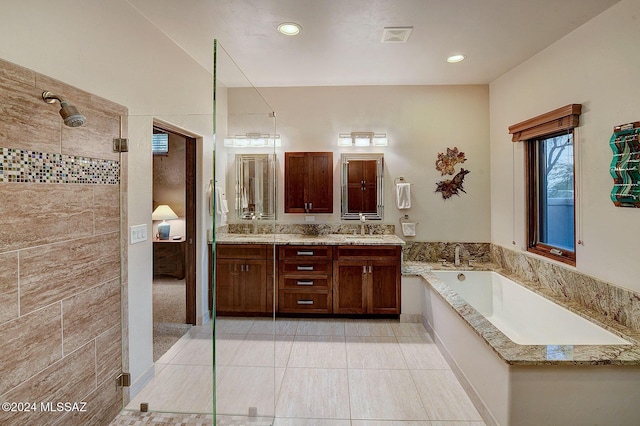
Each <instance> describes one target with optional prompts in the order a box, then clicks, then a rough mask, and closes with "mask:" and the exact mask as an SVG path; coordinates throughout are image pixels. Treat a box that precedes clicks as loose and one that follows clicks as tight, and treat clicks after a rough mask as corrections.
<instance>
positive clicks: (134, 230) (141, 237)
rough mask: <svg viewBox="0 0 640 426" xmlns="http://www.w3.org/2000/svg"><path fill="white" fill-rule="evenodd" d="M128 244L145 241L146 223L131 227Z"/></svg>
mask: <svg viewBox="0 0 640 426" xmlns="http://www.w3.org/2000/svg"><path fill="white" fill-rule="evenodd" d="M130 229H131V237H130V238H129V241H130V244H136V243H141V242H143V241H147V224H146V223H145V224H143V225H134V226H132V227H131V228H130Z"/></svg>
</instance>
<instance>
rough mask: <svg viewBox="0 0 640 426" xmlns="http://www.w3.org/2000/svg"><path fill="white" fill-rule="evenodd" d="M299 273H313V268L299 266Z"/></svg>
mask: <svg viewBox="0 0 640 426" xmlns="http://www.w3.org/2000/svg"><path fill="white" fill-rule="evenodd" d="M298 271H313V266H301V265H298Z"/></svg>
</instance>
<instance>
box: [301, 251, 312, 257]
mask: <svg viewBox="0 0 640 426" xmlns="http://www.w3.org/2000/svg"><path fill="white" fill-rule="evenodd" d="M298 256H313V251H299V252H298Z"/></svg>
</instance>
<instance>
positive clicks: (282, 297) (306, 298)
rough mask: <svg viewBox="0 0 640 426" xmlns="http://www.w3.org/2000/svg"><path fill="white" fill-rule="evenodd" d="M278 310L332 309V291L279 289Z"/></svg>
mask: <svg viewBox="0 0 640 426" xmlns="http://www.w3.org/2000/svg"><path fill="white" fill-rule="evenodd" d="M278 311H279V312H283V313H303V312H309V313H311V312H313V313H323V314H329V313H331V311H332V304H331V292H328V291H315V292H313V291H305V290H280V291H278Z"/></svg>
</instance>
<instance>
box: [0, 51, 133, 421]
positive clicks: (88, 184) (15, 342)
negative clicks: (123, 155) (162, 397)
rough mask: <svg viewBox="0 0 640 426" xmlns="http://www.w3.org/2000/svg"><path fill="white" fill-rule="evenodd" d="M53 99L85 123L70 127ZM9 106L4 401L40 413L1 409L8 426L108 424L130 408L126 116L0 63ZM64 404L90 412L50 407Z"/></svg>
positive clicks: (0, 329) (1, 154)
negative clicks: (124, 255)
mask: <svg viewBox="0 0 640 426" xmlns="http://www.w3.org/2000/svg"><path fill="white" fill-rule="evenodd" d="M44 90H50V91H52V92H53V93H55V94H58V95H60V96H61V97H63V98H64V99H66V100H68V101H69V102H70V103H71V104H72V105H75V106H76V107H78V109H79V110H80V112H81V113H83V114H84V115H85V116H86V117H87V122H86V124H85V125H84V126H83V127H78V128H70V127H66V126H64V125H63V123H62V120H61V118H60V116H59V114H58V111H59V109H60V106H59V104H58V103H56V104H55V105H48V104H46V103H44V101H43V100H42V98H41V94H42V92H43V91H44ZM0 99H1V101H0V222H1V226H0V342H1V345H0V402H2V403H5V402H9V403H11V402H16V403H18V402H19V403H24V402H30V403H35V404H36V405H33V406H30V407H24V406H16V407H15V408H19V411H23V412H11V411H5V410H4V408H6V407H5V406H4V405H3V410H2V411H0V424H2V425H25V424H33V425H36V424H37V425H45V424H47V425H48V424H60V425H71V424H82V425H85V424H106V423H108V421H109V420H110V419H112V418H113V417H115V415H116V414H117V413H118V412H119V411H120V409H121V407H122V390H121V388H118V387H117V386H116V377H117V376H118V374H119V373H120V372H121V371H122V359H123V358H122V339H123V336H122V326H121V324H122V323H121V309H120V305H121V285H125V284H126V283H124V282H123V281H122V272H121V249H123V248H126V245H125V244H124V243H121V239H120V229H121V228H120V227H121V224H120V222H121V221H120V217H121V202H120V198H121V196H120V188H119V187H120V180H121V177H120V169H121V167H122V165H121V164H120V161H119V154H116V153H113V150H112V140H113V138H114V137H118V136H119V135H120V116H122V115H126V113H127V110H126V108H124V107H122V106H120V105H117V104H115V103H113V102H110V101H107V100H105V99H102V98H99V97H97V96H94V95H92V94H90V93H87V92H83V91H80V90H78V89H75V88H73V87H71V86H68V85H66V84H64V83H61V82H59V81H57V80H54V79H52V78H49V77H46V76H43V75H40V74H38V73H35V72H33V71H31V70H28V69H25V68H22V67H19V66H16V65H14V64H11V63H8V62H6V61H2V60H0ZM123 269H124V268H123ZM59 402H62V403H65V402H71V403H74V402H78V403H86V405H82V404H80V405H78V406H76V408H78V409H80V408H83V409H84V411H72V412H66V411H64V409H63V410H62V411H55V412H54V411H52V410H49V409H47V405H46V404H47V403H53V407H55V406H56V403H59ZM41 403H45V405H44V406H43V405H41ZM26 408H28V409H29V411H26V412H25V409H26ZM43 408H44V410H43Z"/></svg>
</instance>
